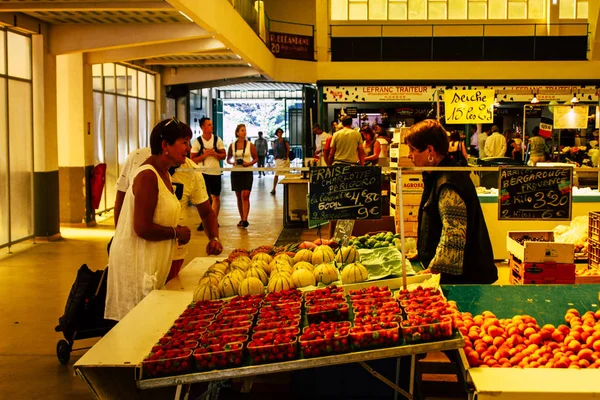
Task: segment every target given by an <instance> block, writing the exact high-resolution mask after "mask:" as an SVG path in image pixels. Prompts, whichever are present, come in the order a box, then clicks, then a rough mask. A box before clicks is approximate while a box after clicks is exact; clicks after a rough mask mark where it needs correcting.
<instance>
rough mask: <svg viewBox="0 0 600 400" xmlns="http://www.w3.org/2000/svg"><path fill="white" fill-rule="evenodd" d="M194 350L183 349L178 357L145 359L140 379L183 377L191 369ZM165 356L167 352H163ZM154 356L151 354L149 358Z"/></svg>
mask: <svg viewBox="0 0 600 400" xmlns="http://www.w3.org/2000/svg"><path fill="white" fill-rule="evenodd" d="M193 351H194V350H191V349H184V350H183V351H182V354H181V355H180V356H178V357H171V358H160V359H158V360H149V359H145V360H144V361H142V378H144V379H146V378H158V377H162V376H170V375H183V374H186V373H188V372H190V371H191V370H192V369H193V366H194V363H193V362H192V353H193ZM164 353H165V354H167V353H168V352H167V351H165V352H164ZM152 356H154V354H151V355H150V357H152Z"/></svg>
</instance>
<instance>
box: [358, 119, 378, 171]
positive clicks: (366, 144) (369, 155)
mask: <svg viewBox="0 0 600 400" xmlns="http://www.w3.org/2000/svg"><path fill="white" fill-rule="evenodd" d="M360 133H361V135H362V138H363V140H364V141H363V144H362V147H363V151H364V153H365V165H377V164H378V163H379V154H380V153H381V144H380V143H379V142H378V141H377V140H376V139H375V132H373V130H372V129H371V128H369V127H368V126H365V127H363V128H362V129H361V130H360Z"/></svg>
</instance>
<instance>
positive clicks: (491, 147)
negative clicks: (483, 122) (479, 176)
mask: <svg viewBox="0 0 600 400" xmlns="http://www.w3.org/2000/svg"><path fill="white" fill-rule="evenodd" d="M505 154H506V139H505V138H504V136H502V134H501V133H500V129H498V127H497V126H496V125H494V126H492V135H491V136H490V137H489V138H487V139H486V141H485V155H486V157H504V155H505Z"/></svg>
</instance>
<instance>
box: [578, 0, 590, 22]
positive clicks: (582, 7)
mask: <svg viewBox="0 0 600 400" xmlns="http://www.w3.org/2000/svg"><path fill="white" fill-rule="evenodd" d="M577 18H578V19H588V2H587V1H580V2H578V3H577Z"/></svg>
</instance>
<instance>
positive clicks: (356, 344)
mask: <svg viewBox="0 0 600 400" xmlns="http://www.w3.org/2000/svg"><path fill="white" fill-rule="evenodd" d="M399 329H400V326H399V325H398V323H397V322H392V323H390V327H389V328H383V327H382V328H381V329H375V327H373V329H372V330H368V331H366V330H365V329H364V328H363V327H362V326H356V327H354V328H351V329H350V339H351V341H352V349H355V350H359V349H360V350H364V349H372V348H379V347H386V346H394V345H396V344H398V342H399V341H400V331H399Z"/></svg>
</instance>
